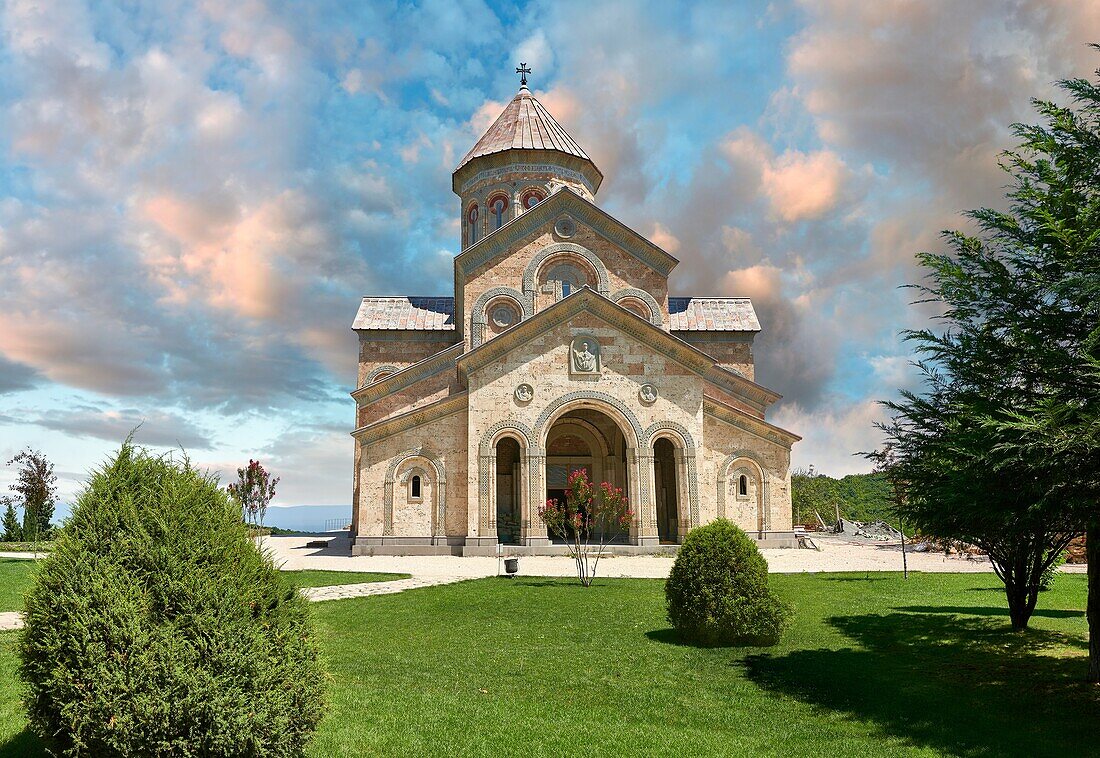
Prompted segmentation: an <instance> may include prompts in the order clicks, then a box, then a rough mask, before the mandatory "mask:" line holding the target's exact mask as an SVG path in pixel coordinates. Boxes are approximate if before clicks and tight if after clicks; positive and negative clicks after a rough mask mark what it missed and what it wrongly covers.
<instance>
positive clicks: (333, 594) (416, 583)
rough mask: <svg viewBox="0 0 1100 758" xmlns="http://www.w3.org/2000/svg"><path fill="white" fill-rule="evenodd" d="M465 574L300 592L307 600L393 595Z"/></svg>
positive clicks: (459, 579) (461, 579) (458, 579)
mask: <svg viewBox="0 0 1100 758" xmlns="http://www.w3.org/2000/svg"><path fill="white" fill-rule="evenodd" d="M468 578H469V577H466V576H421V577H416V576H414V577H410V578H409V579H397V580H395V581H392V582H364V583H362V584H338V585H336V586H334V587H305V588H303V589H302V594H303V595H305V597H306V599H307V600H313V601H315V602H317V601H321V600H346V599H347V598H349V597H370V596H372V595H395V594H397V593H398V592H404V591H405V590H418V589H420V588H421V587H434V586H436V585H437V584H454V583H455V582H464V581H466V580H467V579H468Z"/></svg>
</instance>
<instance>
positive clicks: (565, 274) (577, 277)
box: [546, 263, 588, 297]
mask: <svg viewBox="0 0 1100 758" xmlns="http://www.w3.org/2000/svg"><path fill="white" fill-rule="evenodd" d="M546 279H547V281H550V282H559V283H560V284H561V296H562V297H567V296H568V295H569V293H571V292H573V291H574V290H578V289H580V288H581V286H582V285H584V284H587V283H588V277H586V276H585V275H584V272H583V271H581V270H580V269H579V268H577V267H576V266H574V265H573V264H572V263H559V264H558V265H556V266H554V267H553V268H551V269H550V271H549V272H548V273H547V275H546Z"/></svg>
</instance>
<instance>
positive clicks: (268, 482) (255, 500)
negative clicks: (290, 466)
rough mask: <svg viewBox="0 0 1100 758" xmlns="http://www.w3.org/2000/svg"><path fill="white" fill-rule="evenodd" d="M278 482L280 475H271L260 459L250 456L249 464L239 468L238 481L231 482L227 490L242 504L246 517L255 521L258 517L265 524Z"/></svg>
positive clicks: (261, 523)
mask: <svg viewBox="0 0 1100 758" xmlns="http://www.w3.org/2000/svg"><path fill="white" fill-rule="evenodd" d="M278 483H279V477H277V476H275V477H273V476H271V474H270V473H268V472H267V471H266V470H265V469H264V467H263V466H261V465H260V462H259V461H254V460H252V459H251V458H250V459H249V461H248V465H247V466H245V467H244V468H239V469H237V482H236V483H235V484H230V485H229V486H228V487H227V488H226V490H227V491H228V492H229V495H230V497H232V498H233V500H234V501H236V503H237V504H238V505H239V506H241V511H242V512H243V514H244V517H245V518H246V519H251V520H253V521H255V520H256V518H257V517H258V518H259V523H260V526H263V523H264V515H265V514H266V513H267V506H268V505H270V504H271V501H272V500H274V499H275V485H276V484H278Z"/></svg>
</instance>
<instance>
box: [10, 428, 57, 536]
mask: <svg viewBox="0 0 1100 758" xmlns="http://www.w3.org/2000/svg"><path fill="white" fill-rule="evenodd" d="M16 464H18V466H19V473H18V474H16V477H15V484H12V485H11V490H12V491H13V492H15V493H16V494H18V495H19V496H20V497H21V498H22V500H23V539H28V540H31V541H34V542H37V541H38V540H39V539H40V538H43V537H46V536H47V535H49V533H50V521H52V520H53V511H54V506H55V505H56V503H57V476H56V475H55V474H54V472H53V464H52V463H50V461H49V460H48V459H47V458H46V456H45V455H43V454H42V453H40V452H38V451H37V450H31V449H30V448H27V449H25V450H23V451H22V452H20V453H19V454H18V455H17V456H15V457H14V458H12V459H11V460H10V461H8V465H9V466H13V465H16Z"/></svg>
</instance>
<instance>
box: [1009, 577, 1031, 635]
mask: <svg viewBox="0 0 1100 758" xmlns="http://www.w3.org/2000/svg"><path fill="white" fill-rule="evenodd" d="M1005 595H1006V596H1007V597H1008V616H1009V618H1010V619H1011V620H1012V628H1013V629H1014V630H1016V631H1019V630H1021V629H1027V622H1028V621H1029V620H1030V619H1031V609H1029V608H1028V601H1027V586H1026V584H1025V583H1024V582H1023V581H1020V580H1019V579H1018V578H1015V577H1014V578H1013V579H1012V580H1006V581H1005ZM1033 608H1034V604H1032V609H1033Z"/></svg>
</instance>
